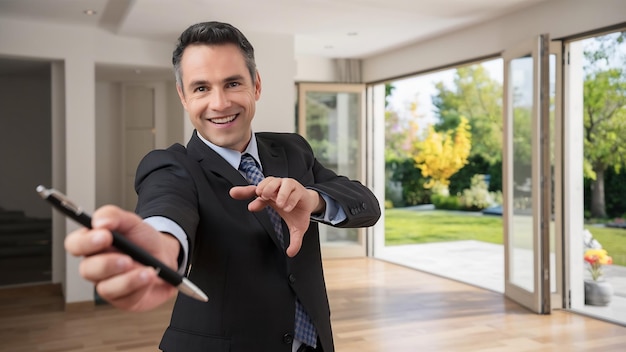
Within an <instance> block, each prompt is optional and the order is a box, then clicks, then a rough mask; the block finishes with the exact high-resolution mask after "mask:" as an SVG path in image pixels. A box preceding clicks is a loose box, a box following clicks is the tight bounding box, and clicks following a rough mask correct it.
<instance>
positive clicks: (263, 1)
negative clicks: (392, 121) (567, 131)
mask: <svg viewBox="0 0 626 352" xmlns="http://www.w3.org/2000/svg"><path fill="white" fill-rule="evenodd" d="M543 1H549V0H0V18H2V17H10V18H13V19H27V20H37V21H49V22H60V23H66V24H74V25H81V26H91V27H100V28H103V29H105V30H108V31H111V32H113V33H116V34H118V35H121V36H131V37H140V38H150V39H156V40H162V41H167V42H171V43H172V45H174V41H175V39H176V38H177V36H178V34H180V32H182V31H183V30H184V29H185V28H186V27H187V26H189V25H190V24H193V23H196V22H201V21H210V20H218V21H223V22H230V23H232V24H234V25H235V26H237V27H239V28H240V29H241V30H242V31H243V32H244V33H247V32H250V31H255V32H269V33H280V34H289V35H294V38H295V49H296V53H295V54H296V55H315V56H321V57H328V58H367V57H369V56H372V55H376V54H378V53H381V52H384V51H387V50H392V49H394V48H398V47H401V46H404V45H407V44H409V43H414V42H418V41H420V40H424V39H427V38H430V37H433V36H437V35H441V34H443V33H446V32H449V31H454V30H458V29H461V28H463V27H467V26H471V25H473V24H475V23H478V22H481V21H485V20H488V19H491V18H495V17H499V16H502V15H504V14H507V13H510V12H513V11H517V10H519V9H521V8H523V7H528V6H531V5H534V4H537V3H539V2H543ZM87 9H91V10H95V11H96V14H95V15H93V16H87V15H85V14H84V13H83V11H84V10H87ZM253 44H254V43H253Z"/></svg>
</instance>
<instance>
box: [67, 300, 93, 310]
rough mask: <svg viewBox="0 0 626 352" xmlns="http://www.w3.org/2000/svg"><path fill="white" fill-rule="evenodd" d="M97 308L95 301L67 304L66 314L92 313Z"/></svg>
mask: <svg viewBox="0 0 626 352" xmlns="http://www.w3.org/2000/svg"><path fill="white" fill-rule="evenodd" d="M95 308H96V304H95V302H94V301H81V302H66V303H65V311H66V312H90V311H92V310H94V309H95Z"/></svg>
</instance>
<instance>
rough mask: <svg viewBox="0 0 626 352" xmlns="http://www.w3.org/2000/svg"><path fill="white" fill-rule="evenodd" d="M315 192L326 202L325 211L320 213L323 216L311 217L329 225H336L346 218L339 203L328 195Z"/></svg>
mask: <svg viewBox="0 0 626 352" xmlns="http://www.w3.org/2000/svg"><path fill="white" fill-rule="evenodd" d="M316 191H317V190H316ZM317 192H318V193H319V195H320V196H322V198H323V199H324V201H325V202H326V211H325V212H324V214H321V215H323V216H313V215H311V219H313V220H315V221H319V222H325V223H328V224H331V225H337V224H338V223H340V222H342V221H344V220H345V219H346V213H345V212H344V211H343V208H342V207H341V206H340V205H339V203H338V202H337V201H336V200H334V199H332V198H331V197H330V196H329V195H327V194H325V193H322V192H319V191H317Z"/></svg>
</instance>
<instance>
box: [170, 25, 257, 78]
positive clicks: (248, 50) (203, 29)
mask: <svg viewBox="0 0 626 352" xmlns="http://www.w3.org/2000/svg"><path fill="white" fill-rule="evenodd" d="M192 44H206V45H224V44H235V45H237V47H238V48H239V50H241V54H242V55H243V57H244V59H245V60H246V66H247V67H248V71H250V77H251V78H252V82H255V81H256V63H255V61H254V48H253V47H252V44H250V42H249V41H248V39H246V37H245V36H244V35H243V33H241V32H240V31H239V30H238V29H237V28H235V27H233V26H232V25H230V24H228V23H222V22H215V21H213V22H202V23H197V24H194V25H192V26H190V27H189V28H187V29H186V30H185V31H184V32H183V33H182V34H181V35H180V37H178V42H177V43H176V48H175V49H174V52H173V53H172V64H173V65H174V75H175V76H176V83H178V85H180V86H181V87H182V76H181V75H182V74H181V72H180V60H181V59H182V57H183V51H185V48H187V46H189V45H192Z"/></svg>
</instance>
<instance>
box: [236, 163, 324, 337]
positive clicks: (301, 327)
mask: <svg viewBox="0 0 626 352" xmlns="http://www.w3.org/2000/svg"><path fill="white" fill-rule="evenodd" d="M239 170H241V171H243V172H244V173H245V174H246V180H247V181H248V183H249V184H251V185H258V184H259V182H261V181H263V179H264V178H265V176H264V175H263V173H262V172H261V170H260V169H259V167H258V166H257V164H256V161H255V160H254V158H253V157H252V156H251V155H250V154H244V155H242V156H241V163H240V164H239ZM265 209H267V213H268V214H269V216H270V220H272V224H273V225H274V231H276V236H277V237H278V239H279V240H280V243H281V245H282V246H283V247H284V246H285V242H284V241H283V225H282V219H281V218H280V215H278V213H277V212H276V210H274V208H272V207H270V206H267V207H266V208H265ZM295 335H296V336H295V338H296V339H298V340H300V341H302V342H303V343H304V344H306V345H309V346H311V347H313V348H316V347H317V331H316V330H315V326H314V325H313V322H312V321H311V317H309V315H308V314H307V313H306V311H305V310H304V307H302V304H301V303H300V300H299V299H297V298H296V325H295Z"/></svg>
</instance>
